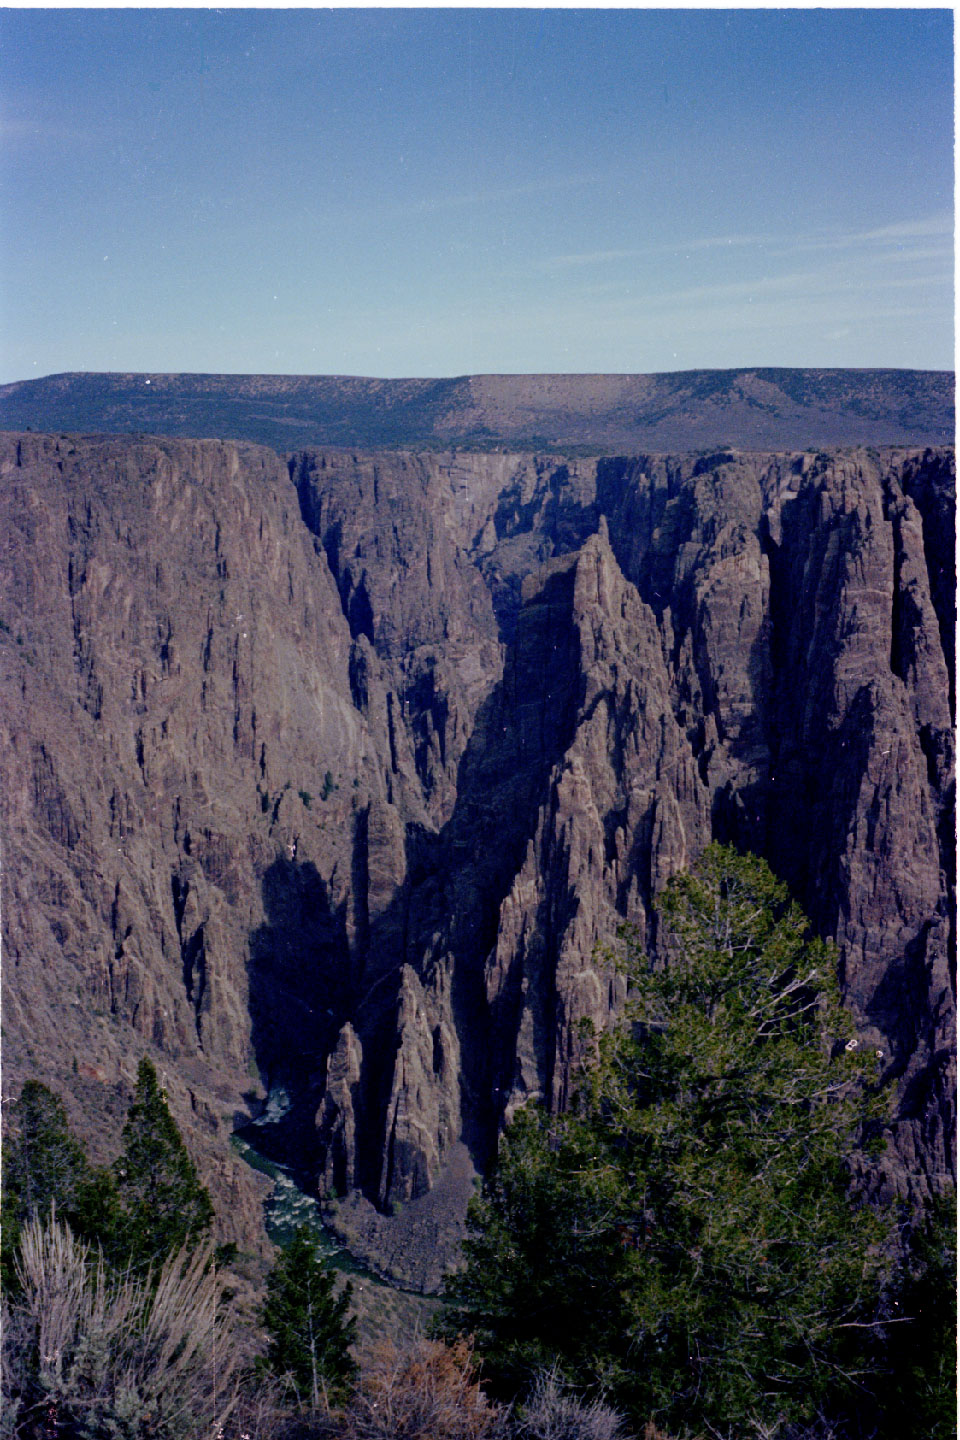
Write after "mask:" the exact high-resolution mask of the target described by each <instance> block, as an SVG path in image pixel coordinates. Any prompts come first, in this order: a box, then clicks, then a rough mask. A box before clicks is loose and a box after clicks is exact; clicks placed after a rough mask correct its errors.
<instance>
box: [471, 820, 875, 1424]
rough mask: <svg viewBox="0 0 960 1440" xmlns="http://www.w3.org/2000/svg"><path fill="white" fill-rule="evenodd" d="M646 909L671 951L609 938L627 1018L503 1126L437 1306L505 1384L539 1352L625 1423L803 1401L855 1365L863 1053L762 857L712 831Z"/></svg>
mask: <svg viewBox="0 0 960 1440" xmlns="http://www.w3.org/2000/svg"><path fill="white" fill-rule="evenodd" d="M661 919H662V922H663V929H664V932H665V945H664V947H663V950H664V952H665V960H666V963H662V962H660V963H657V964H655V963H653V961H652V960H651V959H650V958H649V957H648V956H647V955H645V954H643V953H642V952H641V951H640V949H639V947H638V946H637V945H636V944H635V943H634V942H633V941H632V940H631V939H630V938H629V937H627V938H626V940H625V942H624V946H623V950H622V954H621V956H620V963H621V964H622V965H623V967H624V969H625V970H626V973H627V977H628V982H629V987H628V1003H627V1008H626V1013H625V1015H624V1017H623V1023H622V1024H621V1025H620V1026H619V1027H618V1028H617V1029H616V1030H615V1031H614V1032H613V1033H611V1034H610V1035H608V1036H606V1037H604V1038H603V1039H602V1040H601V1041H600V1042H599V1043H598V1045H597V1047H596V1052H595V1059H594V1061H593V1063H592V1064H591V1065H590V1066H588V1067H587V1069H586V1071H585V1073H584V1074H583V1075H582V1076H581V1077H580V1088H579V1096H578V1101H577V1104H576V1106H575V1107H574V1111H573V1113H571V1114H570V1115H567V1116H565V1117H549V1116H546V1115H543V1114H539V1115H533V1116H527V1117H524V1118H523V1119H522V1120H521V1121H520V1123H519V1124H518V1125H515V1126H514V1127H513V1128H512V1132H510V1133H508V1135H507V1136H506V1138H505V1141H504V1143H503V1146H502V1150H501V1155H500V1159H499V1163H498V1166H497V1168H496V1171H495V1173H494V1174H493V1175H492V1177H491V1178H490V1179H489V1180H488V1181H487V1183H486V1185H485V1186H484V1190H483V1192H482V1195H481V1197H480V1198H479V1199H478V1200H477V1201H475V1202H474V1204H473V1206H472V1209H471V1213H470V1235H469V1237H468V1240H467V1243H466V1246H465V1254H466V1266H465V1269H464V1270H463V1271H462V1272H461V1274H460V1275H459V1276H458V1277H456V1278H455V1279H454V1280H453V1282H452V1283H451V1285H450V1287H449V1294H450V1298H451V1300H452V1304H453V1309H452V1312H451V1317H450V1319H449V1320H448V1321H447V1322H446V1323H447V1326H448V1328H461V1329H467V1330H469V1331H471V1332H472V1333H474V1334H475V1335H476V1338H477V1346H478V1349H479V1350H480V1352H481V1354H483V1355H484V1358H485V1361H486V1366H487V1369H486V1373H487V1374H488V1375H492V1378H494V1380H500V1381H501V1383H502V1384H504V1385H507V1386H510V1387H512V1388H517V1382H518V1380H519V1377H520V1375H521V1373H522V1372H523V1370H524V1369H526V1370H527V1371H528V1372H530V1373H532V1372H533V1371H534V1370H535V1369H536V1368H537V1367H538V1366H540V1365H542V1364H543V1361H544V1358H546V1357H550V1356H551V1355H552V1356H555V1357H556V1358H557V1360H558V1361H559V1364H560V1367H561V1369H562V1371H563V1372H564V1373H565V1374H566V1375H567V1376H568V1377H569V1378H570V1379H572V1380H575V1381H577V1382H578V1383H580V1384H586V1385H589V1384H590V1383H591V1382H592V1383H593V1384H594V1385H597V1384H600V1383H602V1384H603V1385H604V1386H605V1387H606V1389H607V1390H608V1392H609V1393H610V1394H612V1396H613V1397H614V1398H615V1399H616V1400H617V1401H618V1402H619V1403H621V1404H623V1405H625V1406H627V1407H629V1409H630V1410H631V1411H632V1412H633V1414H634V1416H635V1418H637V1419H643V1418H647V1417H649V1416H657V1417H659V1418H661V1419H662V1420H663V1421H665V1422H667V1423H669V1424H672V1425H673V1426H675V1427H677V1428H680V1427H682V1426H683V1425H687V1424H689V1425H709V1426H711V1427H713V1431H714V1433H718V1434H726V1433H730V1432H731V1431H732V1430H733V1429H735V1428H737V1427H739V1428H740V1430H741V1431H742V1427H743V1425H744V1424H745V1423H746V1422H749V1421H750V1420H752V1419H755V1420H757V1421H761V1422H765V1423H770V1422H776V1421H778V1420H780V1419H786V1418H797V1419H801V1418H804V1417H806V1416H810V1415H813V1414H814V1413H815V1412H816V1410H817V1408H818V1407H820V1406H822V1405H829V1404H830V1403H834V1402H837V1403H839V1401H838V1397H840V1396H841V1395H842V1394H844V1393H846V1394H848V1395H849V1394H850V1393H855V1392H856V1390H857V1387H858V1385H860V1384H862V1382H863V1372H864V1368H865V1362H864V1360H863V1355H864V1353H865V1348H866V1347H865V1346H864V1344H863V1340H864V1337H865V1336H867V1335H868V1334H869V1333H870V1327H871V1325H872V1318H871V1317H872V1316H873V1314H874V1313H875V1312H874V1309H873V1306H874V1304H875V1297H876V1293H877V1286H878V1281H879V1264H880V1262H879V1259H878V1258H877V1257H878V1254H879V1248H878V1247H879V1242H880V1241H881V1239H882V1237H883V1234H884V1231H885V1226H884V1222H883V1220H882V1219H881V1218H880V1217H878V1215H877V1214H876V1213H875V1212H874V1211H872V1210H870V1209H869V1208H867V1207H865V1206H864V1205H861V1204H860V1203H858V1201H857V1200H856V1199H855V1197H854V1196H853V1194H852V1193H851V1184H850V1172H849V1168H848V1160H849V1158H850V1156H851V1153H852V1151H853V1150H854V1148H855V1147H856V1146H858V1145H860V1146H862V1145H864V1144H869V1143H870V1135H871V1131H872V1130H876V1129H878V1128H879V1126H878V1120H879V1117H880V1114H881V1111H882V1107H881V1105H880V1102H879V1100H878V1099H877V1098H876V1096H875V1095H874V1093H873V1092H874V1090H875V1088H876V1087H874V1086H873V1084H872V1081H873V1079H874V1076H875V1073H876V1069H877V1063H876V1057H872V1056H868V1055H865V1054H864V1051H863V1049H862V1048H861V1047H860V1046H858V1044H857V1041H856V1037H855V1035H854V1034H853V1031H852V1027H851V1022H850V1019H849V1016H848V1015H847V1013H846V1012H845V1011H844V1010H843V1009H842V1007H841V1004H840V1000H839V994H838V987H837V981H836V976H835V968H836V964H835V956H834V954H833V952H832V950H831V948H830V947H829V946H828V945H827V944H825V943H824V942H822V941H820V940H817V939H812V938H811V937H810V935H809V926H808V923H807V921H806V920H805V918H804V916H803V915H802V913H801V912H800V910H799V909H798V908H797V906H796V905H793V904H791V903H790V900H789V896H788V894H787V892H786V890H785V888H784V886H782V885H781V884H780V883H779V882H778V881H777V880H776V879H775V877H774V876H773V874H772V873H771V872H770V870H769V868H768V867H767V866H766V865H765V864H764V863H763V862H762V861H760V860H758V859H756V858H755V857H751V856H742V855H739V854H737V853H736V852H734V851H732V850H729V849H724V848H722V847H719V846H711V847H710V848H709V849H708V850H707V851H706V852H705V854H704V855H703V857H702V858H701V860H700V862H699V864H698V865H697V866H696V868H695V869H694V871H693V872H692V873H690V874H687V875H682V876H679V877H677V878H676V879H675V880H674V881H672V882H671V884H670V885H669V886H668V887H667V890H666V893H665V894H664V896H663V899H662V904H661Z"/></svg>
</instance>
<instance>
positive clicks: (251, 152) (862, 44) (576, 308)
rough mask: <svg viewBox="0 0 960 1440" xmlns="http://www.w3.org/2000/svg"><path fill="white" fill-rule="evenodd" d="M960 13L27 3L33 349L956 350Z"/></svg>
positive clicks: (423, 356)
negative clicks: (32, 6)
mask: <svg viewBox="0 0 960 1440" xmlns="http://www.w3.org/2000/svg"><path fill="white" fill-rule="evenodd" d="M952 25H953V16H952V13H951V12H950V11H949V10H897V9H894V10H840V9H837V10H766V11H757V10H729V11H716V10H699V11H697V10H694V11H689V10H686V11H685V10H672V11H654V10H644V9H636V10H626V11H622V10H621V11H616V10H607V11H575V10H562V9H555V10H486V9H480V10H449V9H437V10H391V9H387V10H356V9H354V10H294V11H271V10H260V11H250V10H227V11H219V12H217V11H214V10H200V11H197V10H193V11H184V10H115V11H94V10H16V9H13V10H11V9H7V10H3V11H2V12H0V182H2V190H0V277H2V279H0V284H2V292H0V296H2V298H0V336H2V347H0V380H2V381H8V380H17V379H25V378H28V377H30V376H39V375H45V374H51V373H53V372H56V371H64V370H134V371H144V370H146V371H154V372H157V371H168V370H171V371H229V372H239V373H249V372H269V373H312V374H334V373H335V374H359V375H383V376H397V375H459V374H470V373H478V372H479V373H483V372H513V373H516V372H525V371H527V372H529V371H656V370H677V369H691V368H699V367H731V366H760V365H804V366H806V365H813V366H835V365H838V366H844V365H852V366H874V365H877V366H917V367H921V368H952V367H953V357H954V344H953V208H952V207H953V91H952V84H953V79H952V70H953V35H952Z"/></svg>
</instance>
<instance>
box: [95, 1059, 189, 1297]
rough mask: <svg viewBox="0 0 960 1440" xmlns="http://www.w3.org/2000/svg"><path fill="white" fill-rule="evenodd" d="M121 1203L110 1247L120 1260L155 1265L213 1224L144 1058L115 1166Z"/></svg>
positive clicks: (153, 1072) (150, 1065) (172, 1121)
mask: <svg viewBox="0 0 960 1440" xmlns="http://www.w3.org/2000/svg"><path fill="white" fill-rule="evenodd" d="M113 1173H114V1175H115V1177H116V1193H117V1201H118V1206H119V1213H118V1215H117V1219H116V1223H115V1226H114V1228H113V1233H112V1235H110V1236H109V1237H108V1241H107V1244H106V1245H105V1249H106V1250H107V1252H108V1254H109V1256H110V1258H111V1259H112V1260H113V1261H114V1262H115V1263H119V1264H130V1265H133V1266H134V1267H135V1268H146V1267H148V1266H154V1267H156V1266H157V1265H159V1264H160V1263H162V1261H163V1260H164V1259H165V1258H166V1257H167V1256H168V1255H169V1254H170V1253H171V1252H172V1251H174V1250H178V1249H179V1248H180V1246H181V1245H183V1244H185V1243H186V1242H187V1241H197V1240H199V1239H200V1238H201V1236H202V1235H204V1234H205V1232H206V1231H207V1230H209V1228H210V1226H211V1224H212V1223H213V1206H212V1204H211V1202H210V1196H209V1194H208V1193H207V1190H206V1188H205V1186H203V1185H202V1184H201V1183H200V1179H199V1176H198V1174H197V1168H196V1166H195V1165H194V1163H193V1161H192V1160H191V1158H190V1156H189V1154H188V1153H187V1148H186V1146H185V1145H184V1143H183V1140H182V1138H181V1136H180V1132H179V1130H178V1129H177V1126H176V1122H175V1121H174V1119H173V1116H172V1115H171V1114H170V1111H169V1109H168V1108H167V1102H166V1098H165V1097H164V1094H163V1091H162V1090H161V1089H160V1085H159V1083H158V1080H157V1072H156V1070H155V1069H154V1067H153V1065H152V1064H151V1062H150V1061H149V1060H147V1059H143V1060H141V1061H140V1065H139V1068H138V1070H137V1088H136V1093H135V1095H134V1098H133V1102H132V1104H131V1106H130V1109H129V1110H128V1111H127V1119H126V1124H125V1125H124V1127H123V1150H122V1152H121V1154H120V1156H119V1158H118V1159H117V1161H116V1162H115V1164H114V1166H113Z"/></svg>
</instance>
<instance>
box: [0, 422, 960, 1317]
mask: <svg viewBox="0 0 960 1440" xmlns="http://www.w3.org/2000/svg"><path fill="white" fill-rule="evenodd" d="M0 475H2V485H0V514H2V518H0V545H2V547H3V551H2V553H3V565H2V567H0V687H2V694H3V697H4V700H3V706H2V710H0V756H2V773H3V777H4V783H3V786H2V787H0V823H2V838H3V847H4V871H3V924H4V937H3V938H4V945H3V960H4V974H3V983H4V993H3V1020H4V1052H3V1060H4V1067H3V1086H4V1092H5V1094H6V1095H9V1094H14V1093H17V1092H18V1090H19V1087H20V1085H21V1083H22V1081H23V1080H24V1079H25V1078H27V1076H29V1075H36V1076H38V1077H39V1078H40V1079H42V1080H44V1081H45V1082H47V1083H48V1084H50V1085H52V1086H53V1087H55V1088H56V1089H58V1090H59V1091H61V1092H62V1093H63V1094H64V1095H65V1097H66V1099H67V1101H68V1105H69V1108H70V1111H71V1114H72V1116H73V1118H74V1120H75V1122H76V1124H77V1125H78V1127H79V1129H80V1131H81V1133H82V1134H83V1135H84V1136H85V1138H86V1139H87V1140H88V1142H89V1143H90V1145H91V1148H92V1149H93V1150H94V1152H95V1153H96V1152H99V1153H101V1154H107V1153H109V1151H110V1148H111V1146H112V1145H113V1144H115V1142H116V1139H117V1134H118V1129H119V1125H120V1123H121V1119H122V1114H123V1111H124V1107H125V1103H126V1099H127V1097H128V1096H129V1094H130V1090H131V1086H132V1081H133V1076H134V1073H135V1067H136V1063H137V1059H138V1057H139V1056H140V1055H141V1054H143V1053H148V1054H150V1055H152V1056H153V1057H154V1059H155V1061H156V1063H157V1065H158V1068H159V1069H160V1071H161V1074H162V1076H163V1078H164V1083H165V1085H166V1087H167V1091H168V1094H169V1096H170V1101H171V1105H172V1108H173V1110H174V1113H175V1115H176V1118H177V1120H178V1121H179V1123H180V1124H181V1125H182V1126H183V1128H184V1130H185V1132H186V1134H187V1137H188V1140H189V1144H190V1146H191V1148H192V1149H193V1151H194V1153H196V1154H197V1155H198V1157H199V1159H200V1161H201V1164H202V1167H203V1171H204V1175H205V1178H206V1180H207V1181H208V1183H209V1185H210V1187H211V1190H212V1192H213V1194H214V1198H215V1202H216V1204H217V1207H218V1210H219V1212H220V1216H221V1226H222V1230H223V1233H224V1236H225V1237H226V1238H230V1237H232V1238H235V1239H237V1240H239V1241H240V1242H241V1243H242V1244H243V1245H244V1246H245V1247H248V1248H249V1247H252V1246H256V1245H262V1244H263V1232H262V1227H261V1211H260V1197H261V1194H262V1191H261V1189H260V1185H261V1181H260V1180H259V1178H258V1177H257V1176H256V1175H255V1174H253V1173H252V1172H251V1171H250V1170H249V1169H248V1168H246V1167H245V1166H244V1165H243V1164H242V1163H241V1162H240V1161H239V1160H238V1159H237V1158H236V1156H235V1155H234V1153H233V1151H232V1150H231V1147H230V1143H229V1141H230V1135H231V1133H232V1132H233V1130H234V1128H235V1127H236V1126H238V1125H242V1124H246V1123H250V1122H253V1121H258V1122H259V1131H258V1133H259V1136H260V1143H261V1146H262V1147H265V1148H267V1149H270V1148H271V1147H272V1150H273V1153H275V1154H278V1155H283V1156H285V1157H286V1158H287V1159H292V1160H293V1161H295V1163H296V1165H297V1166H298V1168H299V1170H300V1173H301V1174H302V1175H304V1176H305V1177H307V1179H308V1180H309V1181H310V1183H312V1184H313V1185H315V1186H316V1187H317V1190H318V1192H319V1193H320V1194H321V1195H326V1196H332V1195H334V1194H337V1195H339V1196H341V1197H342V1200H341V1204H340V1205H339V1208H338V1212H337V1217H336V1223H337V1224H338V1225H340V1227H341V1228H342V1230H343V1232H344V1233H345V1234H347V1235H349V1236H350V1238H351V1240H352V1243H353V1244H354V1245H355V1246H356V1247H357V1248H358V1249H359V1250H361V1251H363V1252H364V1253H366V1254H368V1255H369V1256H370V1257H371V1258H372V1260H373V1261H374V1262H375V1263H377V1264H379V1265H380V1266H381V1267H383V1268H386V1269H388V1270H390V1271H391V1273H392V1274H394V1275H395V1276H396V1277H397V1278H399V1279H401V1280H403V1281H404V1282H405V1283H407V1284H410V1285H418V1286H421V1287H424V1288H428V1289H429V1288H435V1287H436V1286H437V1285H438V1284H439V1281H440V1277H441V1271H442V1267H443V1264H444V1263H445V1262H446V1260H447V1259H448V1258H449V1256H450V1254H451V1253H452V1252H453V1249H454V1248H455V1245H456V1240H457V1234H458V1226H459V1223H460V1221H461V1219H462V1212H463V1204H464V1199H465V1196H466V1194H467V1193H468V1192H469V1189H470V1185H471V1183H472V1178H473V1175H474V1174H475V1172H476V1171H477V1170H482V1168H483V1166H484V1165H485V1164H486V1162H487V1161H488V1159H489V1156H490V1154H491V1150H492V1147H493V1145H494V1144H495V1137H496V1134H497V1130H498V1127H499V1126H500V1125H501V1124H502V1123H503V1122H504V1120H505V1118H507V1117H509V1116H510V1115H511V1114H512V1113H513V1112H514V1111H515V1109H516V1108H517V1107H518V1106H519V1105H523V1104H525V1103H528V1102H530V1101H531V1100H533V1099H540V1100H543V1101H544V1103H546V1104H548V1105H551V1106H562V1105H563V1104H564V1103H565V1101H566V1099H567V1097H568V1095H569V1087H570V1083H571V1075H572V1073H573V1070H574V1067H575V1066H576V1063H577V1059H578V1055H579V1050H578V1046H579V1040H578V1036H579V1033H580V1031H579V1025H580V1021H581V1020H582V1019H584V1018H589V1019H591V1020H592V1021H594V1022H595V1023H596V1024H598V1025H600V1026H604V1025H608V1024H610V1023H611V1021H612V1020H613V1019H614V1018H615V1016H616V1014H617V1012H618V1009H619V1007H620V1005H621V1003H622V998H623V997H622V992H621V983H622V982H621V981H620V980H619V979H618V978H617V976H616V975H615V973H613V972H612V971H611V969H610V968H609V966H608V965H607V963H606V962H605V961H604V960H603V959H602V958H601V955H600V950H599V948H598V942H600V943H602V942H604V941H608V940H609V939H610V937H611V936H612V934H613V933H614V930H615V927H616V925H617V924H618V922H619V921H620V920H621V919H628V920H630V921H632V922H633V923H634V924H635V925H636V926H637V928H638V931H639V933H640V935H641V936H642V937H643V938H644V940H645V943H647V944H648V945H650V946H651V947H655V946H656V943H657V935H656V923H655V916H654V911H653V901H654V897H655V896H656V895H657V893H658V892H659V891H660V890H661V889H662V887H663V885H664V884H665V883H666V881H667V879H668V878H669V876H670V875H671V874H673V873H675V872H676V871H677V870H678V869H679V868H681V867H683V866H685V865H687V864H689V863H690V862H691V861H693V860H694V859H695V858H696V856H697V855H698V853H699V852H700V851H701V850H702V848H703V847H704V846H705V845H706V844H707V843H708V842H709V840H710V839H711V838H714V837H716V838H719V839H722V840H732V841H735V842H737V843H738V844H741V845H743V846H747V847H749V848H750V849H752V850H755V851H758V852H759V853H761V854H763V855H765V856H766V857H767V858H768V859H769V860H770V862H771V863H772V865H773V866H774V868H775V869H776V870H777V871H778V872H779V873H780V874H781V875H782V876H783V877H784V878H785V879H786V880H787V881H788V882H789V883H790V885H791V886H792V887H793V888H794V890H795V892H796V894H797V896H798V898H799V900H800V901H801V903H802V904H803V905H804V907H805V908H806V909H807V911H808V913H809V914H810V915H811V916H812V918H813V921H814V923H815V925H816V926H817V928H818V930H819V931H820V932H821V933H823V934H826V935H830V936H833V937H835V939H836V942H837V945H838V948H839V955H840V966H841V979H842V984H843V990H844V996H845V1001H846V1004H847V1005H848V1006H849V1007H850V1009H851V1011H852V1013H853V1015H854V1017H855V1020H856V1026H857V1031H858V1035H859V1037H860V1042H861V1044H863V1045H865V1046H869V1047H871V1048H873V1049H874V1050H876V1051H877V1052H878V1054H877V1069H878V1074H879V1075H881V1076H882V1077H883V1079H884V1080H885V1082H886V1083H888V1084H889V1086H890V1087H891V1090H892V1092H893V1093H894V1094H895V1095H896V1097H897V1099H896V1117H895V1120H894V1122H893V1124H892V1126H891V1148H890V1150H889V1154H888V1156H887V1159H886V1160H885V1161H884V1162H883V1163H882V1165H881V1166H880V1168H879V1170H878V1172H877V1173H876V1175H875V1176H874V1183H875V1184H877V1185H880V1186H884V1187H887V1188H888V1189H889V1188H896V1189H898V1190H900V1191H902V1192H911V1191H913V1192H928V1191H930V1190H931V1189H939V1188H941V1187H942V1186H944V1185H945V1184H946V1183H947V1181H948V1177H950V1176H952V1175H953V1174H954V1173H955V1159H954V1137H955V1098H954V1096H955V1090H954V1077H955V959H954V957H955V937H954V935H953V916H954V905H953V886H954V876H955V863H954V820H953V804H954V731H953V720H952V705H953V695H954V677H953V656H954V628H955V610H954V593H955V578H954V546H953V536H954V507H955V467H954V455H953V451H952V449H950V448H946V447H940V448H937V447H930V446H921V447H906V448H886V449H872V450H869V451H868V450H866V449H856V448H850V449H843V450H835V451H832V452H829V453H828V452H821V453H810V452H805V453H801V452H783V451H781V452H780V453H771V452H753V453H748V452H745V451H733V450H725V451H719V452H715V453H713V454H707V455H700V456H693V455H675V456H670V455H663V454H659V455H654V454H639V453H638V454H635V455H634V456H632V457H631V458H596V457H593V458H587V457H576V456H571V457H566V458H564V457H561V456H558V455H555V454H548V455H544V454H535V453H519V452H513V451H509V450H507V449H503V448H501V451H500V452H499V453H485V454H484V453H465V452H463V451H452V450H451V451H447V452H444V451H439V450H437V451H432V452H430V453H413V452H379V453H377V452H364V451H362V450H359V449H358V450H355V451H344V450H340V449H336V448H331V449H323V448H316V447H308V448H303V449H300V450H297V451H296V452H294V453H291V454H290V455H289V456H288V458H286V459H282V458H280V457H279V456H278V455H277V454H276V453H273V452H272V451H270V450H267V449H264V448H260V447H258V446H255V445H251V444H246V443H231V442H223V441H219V440H209V441H196V440H181V439H156V438H138V439H130V438H117V437H113V438H92V439H91V438H86V439H81V438H76V437H65V436H59V437H58V436H53V435H39V434H32V433H30V434H28V433H21V434H8V435H5V436H3V437H0ZM391 1211H395V1212H396V1213H395V1215H394V1218H393V1219H390V1218H388V1217H389V1214H390V1212H391Z"/></svg>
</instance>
